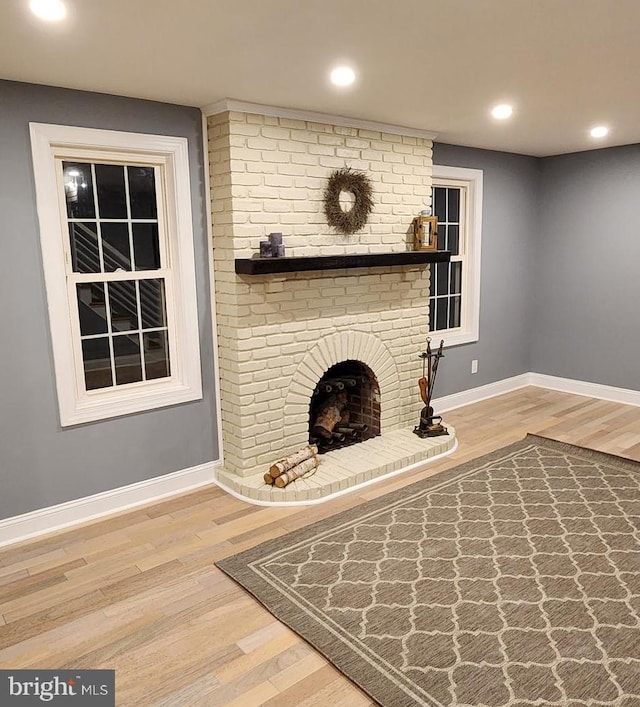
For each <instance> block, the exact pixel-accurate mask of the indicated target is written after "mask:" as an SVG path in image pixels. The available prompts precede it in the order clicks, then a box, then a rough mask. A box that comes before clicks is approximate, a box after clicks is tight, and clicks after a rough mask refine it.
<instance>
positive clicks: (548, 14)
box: [0, 0, 640, 155]
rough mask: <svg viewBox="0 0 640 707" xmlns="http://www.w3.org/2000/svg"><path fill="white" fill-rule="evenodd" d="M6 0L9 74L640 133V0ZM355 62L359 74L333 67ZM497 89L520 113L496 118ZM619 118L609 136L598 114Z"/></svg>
mask: <svg viewBox="0 0 640 707" xmlns="http://www.w3.org/2000/svg"><path fill="white" fill-rule="evenodd" d="M65 2H66V4H67V7H68V17H67V20H65V21H64V22H62V23H57V24H49V23H44V22H42V21H40V20H37V19H36V18H35V17H33V16H32V15H31V14H30V12H29V10H28V0H0V77H1V78H6V79H13V80H18V81H27V82H31V83H42V84H50V85H55V86H65V87H69V88H77V89H84V90H92V91H99V92H102V93H112V94H119V95H124V96H136V97H140V98H149V99H154V100H157V101H166V102H170V103H180V104H185V105H192V106H204V105H207V104H210V103H214V102H216V101H218V100H220V99H223V98H235V99H238V100H242V101H251V102H255V103H262V104H267V105H273V106H280V107H285V108H296V109H302V110H312V111H319V112H323V113H332V114H336V115H343V116H348V117H353V118H360V119H365V120H372V121H381V122H386V123H392V124H396V125H403V126H408V127H414V128H423V129H426V130H432V131H435V132H437V133H439V138H438V139H439V140H440V141H442V142H450V143H455V144H461V145H472V146H475V147H485V148H491V149H496V150H506V151H511V152H519V153H524V154H530V155H550V154H558V153H563V152H573V151H577V150H587V149H593V148H594V147H601V146H611V145H621V144H629V143H635V142H640V86H639V83H640V72H639V71H638V64H639V61H638V60H639V59H640V43H639V42H638V36H639V32H640V0H395V1H394V0H174V1H170V0H65ZM340 62H348V63H350V64H351V65H352V66H353V67H354V68H355V69H356V71H357V73H358V77H359V78H358V82H357V84H356V85H355V86H353V87H352V88H350V89H346V90H345V89H341V90H338V89H335V88H334V87H332V86H331V85H329V83H328V81H327V74H328V72H329V70H330V69H331V68H332V67H333V66H335V65H336V64H337V63H340ZM498 102H509V103H512V104H513V105H514V107H515V113H514V116H513V118H512V119H511V120H510V121H508V122H506V123H504V122H502V123H501V122H498V121H495V120H493V119H492V118H491V117H490V115H489V109H490V108H491V106H492V105H494V104H495V103H498ZM601 123H604V124H607V125H610V127H611V133H610V135H609V137H607V138H605V139H604V140H602V141H594V140H593V139H592V138H590V137H589V135H588V130H589V128H590V127H591V126H592V125H595V124H601Z"/></svg>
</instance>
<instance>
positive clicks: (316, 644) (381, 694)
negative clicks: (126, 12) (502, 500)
mask: <svg viewBox="0 0 640 707" xmlns="http://www.w3.org/2000/svg"><path fill="white" fill-rule="evenodd" d="M532 444H536V445H539V446H542V447H546V448H549V449H551V450H554V451H561V452H565V453H568V454H571V455H573V456H577V457H580V458H583V459H585V460H587V461H591V462H599V463H602V464H607V465H611V466H615V467H617V468H619V469H622V470H624V471H628V472H634V473H638V472H640V462H637V461H634V460H632V459H625V458H624V457H619V456H616V455H613V454H608V453H606V452H599V451H596V450H592V449H587V448H585V447H580V446H577V445H573V444H570V443H567V442H560V441H558V440H554V439H550V438H548V437H543V436H541V435H535V434H527V436H526V437H524V438H523V439H521V440H518V441H516V442H513V443H512V444H509V445H506V446H504V447H501V448H499V449H497V450H495V451H493V452H489V453H488V454H484V455H482V456H480V457H476V458H475V459H471V460H470V461H468V462H463V463H462V464H459V465H456V466H454V467H452V468H451V469H447V470H445V471H443V472H440V473H438V474H434V475H433V476H431V477H429V478H427V479H422V480H419V481H416V482H414V483H412V484H409V485H408V486H405V487H404V488H402V489H397V490H395V491H391V492H389V493H388V494H385V495H383V496H381V497H380V498H377V499H373V500H371V501H367V502H365V503H362V504H360V505H358V506H355V507H354V508H350V509H348V510H346V511H341V512H338V513H336V514H334V515H332V516H329V517H328V518H325V519H323V520H321V521H317V522H316V523H312V524H310V525H309V526H307V527H305V528H302V529H301V530H299V531H296V534H295V538H292V537H291V536H287V535H285V536H282V537H278V538H274V539H273V540H268V541H266V542H264V543H261V544H260V545H257V546H256V547H254V548H250V549H249V550H245V551H244V552H241V553H238V554H237V555H232V556H231V557H228V558H225V559H223V560H220V561H218V562H216V563H215V565H216V566H217V567H218V568H219V569H220V570H222V571H223V572H224V573H225V574H227V575H228V576H229V577H231V579H233V580H234V581H235V582H237V583H238V584H239V585H240V586H242V587H243V588H244V589H245V590H246V591H247V592H249V593H250V594H251V595H252V596H253V597H254V598H255V599H256V601H258V602H259V603H260V604H262V605H263V606H264V607H265V608H266V609H267V610H268V611H269V612H270V613H271V614H273V616H275V617H276V618H277V619H278V620H279V621H281V622H282V623H283V624H285V625H286V626H287V627H288V628H290V629H291V630H292V631H294V632H295V633H296V634H297V635H298V636H300V637H301V638H302V639H303V640H304V641H306V642H307V643H308V644H309V645H311V646H312V647H313V648H314V649H315V650H317V651H319V652H320V653H321V654H322V655H323V656H324V657H325V658H326V659H327V660H328V661H329V662H330V663H331V664H332V665H334V666H335V667H336V668H337V669H338V670H340V671H341V672H342V673H343V674H344V675H345V676H346V677H347V678H348V679H349V680H351V681H352V682H353V683H355V684H356V685H358V686H359V687H360V688H361V689H362V690H363V691H364V692H365V693H367V695H369V696H370V697H371V698H372V699H373V700H375V701H380V700H382V699H383V700H384V702H379V703H380V704H383V705H389V706H393V707H405V706H406V707H412V706H414V707H415V705H417V704H418V705H425V706H427V707H435V706H439V707H441V706H440V703H438V702H436V701H435V700H433V699H432V698H424V697H422V696H417V695H416V696H415V697H414V698H412V697H411V696H410V695H408V694H407V693H406V692H405V690H403V689H402V688H400V687H398V686H397V685H395V684H394V683H393V682H392V681H391V680H390V679H388V678H386V677H385V676H383V675H381V674H380V671H379V670H378V669H376V668H374V667H372V666H371V665H369V664H368V663H367V661H366V660H364V659H362V658H360V657H358V656H357V655H355V654H354V652H353V650H352V649H351V648H350V647H347V648H346V649H345V648H344V647H343V646H341V645H339V646H336V639H335V637H334V636H333V634H332V633H331V632H330V631H329V630H328V629H326V628H325V627H323V626H321V625H319V624H317V625H315V626H312V627H305V624H307V625H308V620H309V615H308V614H307V613H306V612H305V611H303V610H302V609H301V608H299V607H298V606H296V604H295V603H294V602H293V601H292V600H291V599H289V598H288V597H287V596H285V595H283V594H281V593H279V594H274V591H273V587H271V586H270V585H269V584H268V583H267V582H266V581H265V580H264V579H263V578H262V577H261V576H260V575H258V574H256V572H255V571H254V570H253V569H252V567H251V564H252V563H256V562H259V561H260V560H261V558H264V557H265V556H268V555H270V554H272V553H273V552H277V551H279V550H282V549H285V548H290V547H291V546H293V545H298V544H299V543H304V542H305V541H308V540H309V539H311V538H313V537H315V536H317V535H319V534H322V533H324V532H327V531H328V530H332V529H335V527H336V525H338V524H340V525H342V524H345V523H350V522H353V521H355V520H357V519H358V518H360V517H362V516H365V515H368V514H370V513H375V512H377V511H380V510H384V509H386V508H388V507H389V506H390V505H391V504H397V503H399V502H401V501H403V500H405V499H407V498H410V497H411V496H413V495H414V494H415V493H418V492H425V491H428V490H429V489H430V488H432V487H434V486H441V485H446V484H447V483H450V482H451V481H454V480H455V479H457V478H458V477H461V476H464V475H466V474H468V473H470V472H473V471H474V470H476V469H479V468H480V467H483V466H486V465H487V464H490V463H491V462H494V461H497V460H499V459H501V458H503V457H505V456H508V455H510V454H513V453H516V452H519V451H522V450H524V449H526V448H527V447H529V446H531V445H532ZM260 595H261V596H260ZM300 626H302V627H301V628H298V627H300ZM354 672H355V674H354Z"/></svg>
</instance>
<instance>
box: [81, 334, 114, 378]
mask: <svg viewBox="0 0 640 707" xmlns="http://www.w3.org/2000/svg"><path fill="white" fill-rule="evenodd" d="M82 360H83V361H84V382H85V386H86V388H87V390H95V389H96V388H110V387H111V386H112V385H113V379H112V377H111V356H110V354H109V339H108V338H106V337H105V338H100V339H84V341H83V342H82Z"/></svg>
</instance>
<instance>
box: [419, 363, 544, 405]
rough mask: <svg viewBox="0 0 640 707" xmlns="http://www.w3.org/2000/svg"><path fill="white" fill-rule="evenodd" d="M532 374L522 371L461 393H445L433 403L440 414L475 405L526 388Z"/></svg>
mask: <svg viewBox="0 0 640 707" xmlns="http://www.w3.org/2000/svg"><path fill="white" fill-rule="evenodd" d="M530 375H531V374H530V373H522V374H521V375H519V376H513V378H505V379H504V380H500V381H496V382H495V383H487V384H486V385H481V386H478V387H477V388H468V389H467V390H462V391H460V392H459V393H452V394H451V395H444V396H443V397H441V398H435V399H434V400H433V402H432V403H431V404H432V406H433V409H434V410H437V412H438V414H440V413H443V412H449V410H455V409H456V408H461V407H463V406H464V405H473V403H479V402H481V401H482V400H488V399H489V398H495V397H496V395H504V393H511V392H512V391H514V390H519V389H520V388H526V386H528V385H531V383H530V378H529V377H530Z"/></svg>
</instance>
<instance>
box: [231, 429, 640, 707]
mask: <svg viewBox="0 0 640 707" xmlns="http://www.w3.org/2000/svg"><path fill="white" fill-rule="evenodd" d="M639 529H640V464H638V463H636V462H632V461H629V460H624V459H621V458H619V457H613V456H610V455H606V454H601V453H598V452H593V451H589V450H586V449H583V448H581V447H574V446H571V445H567V444H562V443H559V442H554V441H552V440H548V439H545V438H542V437H536V436H533V435H529V436H527V437H526V439H524V440H523V441H521V442H518V443H516V444H513V445H511V446H509V447H505V448H503V449H501V450H499V451H497V452H495V453H493V454H490V455H488V456H485V457H482V458H480V459H477V460H474V461H472V462H469V463H467V464H464V465H462V466H459V467H456V468H455V469H452V470H450V471H447V472H444V473H442V474H439V475H436V476H434V477H432V478H430V479H427V480H425V481H422V482H418V483H417V484H412V485H411V486H408V487H406V488H404V489H402V490H400V491H397V492H394V493H391V494H389V495H387V496H384V497H382V498H380V499H377V500H375V501H372V502H369V503H367V504H364V505H362V506H359V507H357V508H354V509H351V510H349V511H347V512H344V513H341V514H338V515H336V516H334V517H332V518H328V519H326V520H325V521H322V522H320V523H316V524H314V525H311V526H309V527H307V528H305V529H303V530H302V531H299V532H297V533H295V534H294V535H291V536H288V537H285V538H278V539H275V540H273V541H270V542H267V543H265V544H263V545H260V546H259V547H256V548H254V549H252V550H249V551H247V552H244V553H242V554H240V555H236V556H234V557H231V558H229V559H226V560H224V561H223V562H219V563H218V566H219V567H220V568H221V569H222V570H224V571H225V572H226V573H228V574H229V575H230V576H231V577H233V578H234V579H235V580H236V581H237V582H239V583H240V584H241V585H242V586H243V587H245V588H246V589H247V590H248V591H249V592H251V593H252V594H253V595H254V596H255V597H256V598H257V599H258V600H259V601H260V602H262V603H263V604H264V605H265V606H266V607H267V608H268V609H269V610H270V611H271V612H272V613H273V614H274V615H275V616H277V617H278V618H279V619H280V620H281V621H283V622H284V623H285V624H287V625H288V626H289V627H291V628H292V629H293V630H294V631H296V632H297V633H299V634H300V635H301V636H302V637H303V638H304V639H305V640H307V641H308V642H309V643H310V644H311V645H313V646H314V647H315V648H317V649H318V650H319V651H320V652H321V653H323V654H324V655H325V656H326V657H327V658H328V660H330V661H331V662H332V663H333V664H334V665H335V666H337V667H338V668H339V669H340V670H341V671H342V672H343V673H344V674H345V675H347V676H348V677H349V678H351V679H352V680H353V681H354V682H356V683H357V684H358V685H359V686H360V687H361V688H363V689H364V690H365V691H366V692H367V693H368V694H370V695H371V696H372V698H373V699H374V700H376V701H377V702H379V703H380V704H382V705H386V706H388V707H403V706H404V705H407V706H408V705H431V706H433V705H456V706H459V707H463V706H467V707H480V706H481V705H488V706H491V707H494V706H498V705H509V706H513V707H515V706H518V707H525V706H529V705H541V704H542V705H558V706H559V705H562V706H563V707H564V706H567V705H568V706H570V707H578V706H579V705H616V706H617V705H620V706H624V707H632V706H635V707H637V706H638V705H640V532H639Z"/></svg>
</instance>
